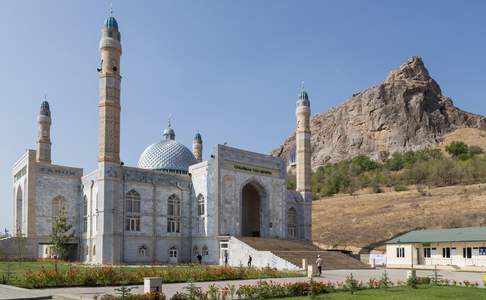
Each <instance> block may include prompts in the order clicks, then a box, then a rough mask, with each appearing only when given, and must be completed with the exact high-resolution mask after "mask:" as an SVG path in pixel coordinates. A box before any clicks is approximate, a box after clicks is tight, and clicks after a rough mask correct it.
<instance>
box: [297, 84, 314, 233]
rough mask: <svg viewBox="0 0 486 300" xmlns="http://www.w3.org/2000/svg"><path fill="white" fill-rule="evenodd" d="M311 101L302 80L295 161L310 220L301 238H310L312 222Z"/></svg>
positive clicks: (305, 223)
mask: <svg viewBox="0 0 486 300" xmlns="http://www.w3.org/2000/svg"><path fill="white" fill-rule="evenodd" d="M310 113H311V110H310V101H309V95H307V92H306V91H305V89H304V83H303V82H302V85H301V90H300V92H299V97H298V99H297V108H296V110H295V114H296V117H297V128H296V130H295V144H296V150H295V158H296V159H295V161H296V181H297V192H299V193H300V194H301V195H302V199H303V200H304V203H303V205H304V208H303V213H304V217H303V218H302V219H303V220H309V222H307V221H306V222H304V224H301V226H302V227H303V231H302V234H303V235H302V236H301V238H303V239H305V240H310V239H311V238H312V237H311V236H310V232H311V227H312V224H311V223H310V220H311V219H312V216H311V215H312V190H311V171H312V169H311V143H310V140H311V131H310Z"/></svg>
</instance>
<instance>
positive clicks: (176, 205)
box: [167, 195, 181, 233]
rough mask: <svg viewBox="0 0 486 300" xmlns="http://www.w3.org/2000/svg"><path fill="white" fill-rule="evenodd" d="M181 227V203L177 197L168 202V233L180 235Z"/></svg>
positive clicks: (171, 197)
mask: <svg viewBox="0 0 486 300" xmlns="http://www.w3.org/2000/svg"><path fill="white" fill-rule="evenodd" d="M180 227H181V201H180V200H179V198H178V197H177V196H176V195H172V196H170V197H169V199H168V201H167V232H171V233H178V232H180Z"/></svg>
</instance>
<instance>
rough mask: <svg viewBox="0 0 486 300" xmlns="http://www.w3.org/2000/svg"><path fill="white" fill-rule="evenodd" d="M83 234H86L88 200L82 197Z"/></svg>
mask: <svg viewBox="0 0 486 300" xmlns="http://www.w3.org/2000/svg"><path fill="white" fill-rule="evenodd" d="M83 232H88V198H87V197H86V195H85V196H84V197H83Z"/></svg>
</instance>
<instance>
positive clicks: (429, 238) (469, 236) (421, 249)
mask: <svg viewBox="0 0 486 300" xmlns="http://www.w3.org/2000/svg"><path fill="white" fill-rule="evenodd" d="M386 265H387V267H388V268H412V267H413V268H417V269H431V268H434V267H435V266H437V268H439V269H470V270H471V269H477V270H486V227H466V228H453V229H425V230H414V231H410V232H408V233H405V234H403V235H400V236H398V237H395V238H393V239H391V240H390V241H388V242H386Z"/></svg>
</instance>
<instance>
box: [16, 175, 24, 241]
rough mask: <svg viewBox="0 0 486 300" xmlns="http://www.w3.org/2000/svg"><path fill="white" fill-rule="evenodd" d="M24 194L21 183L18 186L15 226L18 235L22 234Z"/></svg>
mask: <svg viewBox="0 0 486 300" xmlns="http://www.w3.org/2000/svg"><path fill="white" fill-rule="evenodd" d="M23 207H24V205H23V195H22V187H21V186H20V185H19V187H18V188H17V195H16V210H17V220H16V221H17V222H16V224H15V225H16V226H17V228H15V230H16V235H17V236H18V235H21V234H22V222H23V220H22V218H23Z"/></svg>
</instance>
